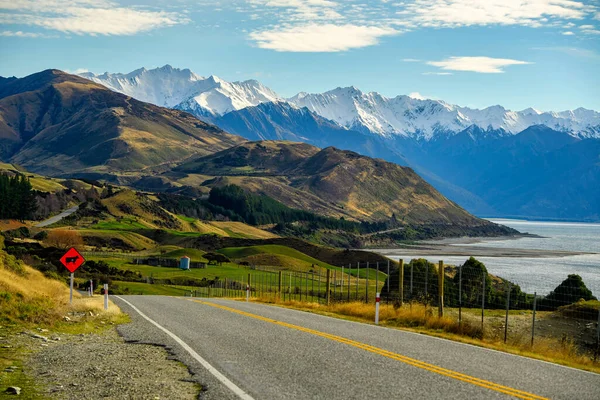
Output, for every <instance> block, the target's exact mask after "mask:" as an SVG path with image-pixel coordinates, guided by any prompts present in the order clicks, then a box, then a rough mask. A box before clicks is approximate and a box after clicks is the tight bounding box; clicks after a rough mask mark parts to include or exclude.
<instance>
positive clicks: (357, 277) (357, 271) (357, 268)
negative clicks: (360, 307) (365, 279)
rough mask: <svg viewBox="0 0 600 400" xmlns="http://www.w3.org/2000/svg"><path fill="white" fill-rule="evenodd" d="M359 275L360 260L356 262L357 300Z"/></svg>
mask: <svg viewBox="0 0 600 400" xmlns="http://www.w3.org/2000/svg"><path fill="white" fill-rule="evenodd" d="M359 277H360V262H357V263H356V300H357V301H358V281H359Z"/></svg>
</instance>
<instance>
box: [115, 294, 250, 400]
mask: <svg viewBox="0 0 600 400" xmlns="http://www.w3.org/2000/svg"><path fill="white" fill-rule="evenodd" d="M114 297H116V298H117V299H119V300H121V301H123V302H124V303H126V304H127V305H129V306H130V307H131V308H133V309H134V310H135V311H136V312H137V313H138V314H140V315H141V316H142V318H144V319H145V320H146V321H148V322H150V323H151V324H152V325H154V326H156V327H157V328H158V329H160V330H161V331H163V332H164V333H166V334H167V335H169V336H170V337H171V338H172V339H173V340H175V341H176V342H177V343H178V344H179V345H180V346H181V347H183V349H184V350H185V351H187V352H188V353H189V354H190V355H191V356H192V357H193V358H194V359H195V360H196V361H198V362H199V363H200V364H201V365H202V366H203V367H204V368H206V369H207V370H208V372H210V373H211V374H213V376H214V377H215V378H217V379H218V380H219V382H221V383H222V384H224V385H225V386H227V388H229V389H230V390H231V391H232V392H233V393H235V394H236V395H237V396H238V397H239V398H240V399H243V400H254V398H253V397H252V396H250V395H249V394H248V393H246V392H244V391H243V390H242V389H240V388H239V387H238V386H237V385H236V384H235V383H233V382H231V381H230V380H229V379H227V377H225V375H223V374H222V373H220V372H219V371H218V370H217V369H216V368H215V367H213V366H212V365H210V364H209V363H208V361H206V360H205V359H204V358H202V357H201V356H200V354H198V353H196V352H195V351H194V349H192V348H191V347H190V346H189V345H188V344H187V343H185V342H184V341H183V340H181V339H180V338H179V337H178V336H177V335H175V334H174V333H172V332H171V331H169V330H168V329H166V328H164V327H162V326H161V325H159V324H158V323H157V322H155V321H153V320H152V319H150V317H148V316H147V315H146V314H144V313H143V312H141V311H140V310H139V309H138V308H137V307H136V306H134V305H133V304H131V303H130V302H128V301H127V300H125V299H124V298H122V297H120V296H114Z"/></svg>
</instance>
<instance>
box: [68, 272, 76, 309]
mask: <svg viewBox="0 0 600 400" xmlns="http://www.w3.org/2000/svg"><path fill="white" fill-rule="evenodd" d="M74 279H75V274H74V273H72V272H71V284H70V285H69V288H70V292H69V303H70V304H71V305H72V304H73V280H74Z"/></svg>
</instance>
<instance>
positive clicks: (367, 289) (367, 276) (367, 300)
mask: <svg viewBox="0 0 600 400" xmlns="http://www.w3.org/2000/svg"><path fill="white" fill-rule="evenodd" d="M366 278H367V280H366V281H365V303H368V302H369V262H368V261H367V275H366Z"/></svg>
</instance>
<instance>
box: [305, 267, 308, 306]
mask: <svg viewBox="0 0 600 400" xmlns="http://www.w3.org/2000/svg"><path fill="white" fill-rule="evenodd" d="M304 288H305V289H306V296H304V301H306V302H307V303H308V272H306V273H305V274H304Z"/></svg>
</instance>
